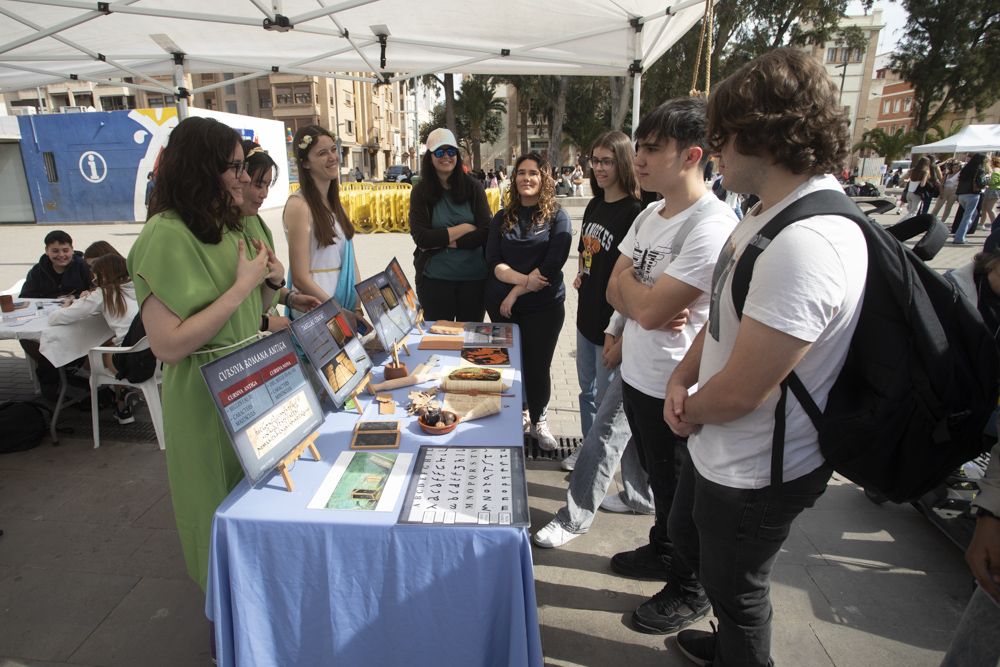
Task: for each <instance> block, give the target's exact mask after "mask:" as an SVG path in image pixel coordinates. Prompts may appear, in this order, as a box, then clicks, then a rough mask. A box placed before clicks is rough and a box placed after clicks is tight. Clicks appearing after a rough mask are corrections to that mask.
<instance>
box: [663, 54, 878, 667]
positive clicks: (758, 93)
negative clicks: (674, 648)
mask: <svg viewBox="0 0 1000 667" xmlns="http://www.w3.org/2000/svg"><path fill="white" fill-rule="evenodd" d="M708 123H709V141H710V144H711V146H712V148H713V150H716V151H718V152H719V153H720V155H721V160H720V162H719V170H720V172H721V173H722V174H723V177H724V179H725V184H726V188H727V189H729V190H732V191H734V192H739V193H745V194H755V195H757V196H758V197H760V202H759V203H758V204H757V205H756V206H755V207H754V208H752V209H751V210H750V211H748V212H747V215H746V217H745V218H743V220H742V221H741V222H740V223H739V225H738V226H737V227H736V230H735V231H734V232H733V234H732V236H731V237H730V239H729V241H728V242H727V244H726V246H725V247H724V248H723V251H722V254H721V255H720V257H719V262H718V264H717V270H716V273H715V276H714V279H713V288H712V303H711V312H710V315H709V321H708V324H707V325H706V326H705V327H704V328H703V329H702V330H701V332H700V333H699V335H698V338H697V339H696V340H695V341H694V343H693V345H692V346H691V349H690V351H689V352H688V354H687V355H686V356H685V357H684V359H683V361H681V363H680V364H679V365H678V366H677V368H676V370H675V371H674V373H673V375H672V376H671V377H670V379H669V381H668V382H667V392H666V393H667V397H666V400H665V404H664V419H665V420H666V421H667V422H668V423H669V425H670V427H671V429H672V430H673V431H674V432H675V433H676V434H678V435H680V436H689V440H688V443H689V444H688V447H689V452H690V460H689V461H688V462H686V463H685V465H684V466H683V467H682V471H681V476H680V480H679V482H678V486H677V494H676V497H675V499H674V505H673V511H672V513H671V516H670V519H669V522H668V531H669V535H670V537H671V539H672V540H673V543H674V558H673V562H672V569H673V574H674V575H675V578H674V579H675V580H674V581H672V582H671V583H672V585H673V588H674V591H675V594H676V595H680V594H681V593H683V592H685V591H687V592H688V595H690V594H691V591H696V592H697V591H699V590H700V589H701V588H702V587H704V592H705V593H707V595H708V598H709V600H710V601H711V603H712V607H713V608H714V611H715V615H716V616H717V617H718V632H717V633H715V634H713V633H708V632H704V631H700V630H685V631H682V632H681V633H680V634H679V635H678V637H677V643H678V645H679V647H680V649H681V651H682V652H683V653H684V654H685V655H686V656H687V657H689V658H691V659H692V661H694V662H695V663H696V664H701V665H707V664H716V665H744V666H747V667H754V666H764V665H769V664H773V663H772V660H771V656H770V649H771V620H772V616H773V612H772V608H771V601H770V594H769V591H770V575H771V568H772V567H773V565H774V562H775V559H776V558H777V555H778V552H779V550H780V549H781V546H782V544H783V543H784V542H785V540H786V539H787V538H788V534H789V531H790V529H791V525H792V523H793V521H794V520H795V519H796V517H798V515H799V514H800V513H801V512H802V511H803V510H804V509H805V508H807V507H812V506H813V504H814V503H815V502H816V500H817V499H818V498H819V497H820V496H821V495H822V493H823V491H824V490H825V488H826V483H827V480H828V479H829V477H830V474H831V469H830V467H829V466H828V465H827V464H826V462H825V461H824V459H823V456H822V454H821V453H820V449H819V443H818V440H817V434H816V430H815V429H814V428H813V425H812V422H811V421H810V420H809V417H808V416H807V415H806V413H805V412H804V411H803V409H802V407H801V406H800V405H799V404H798V401H796V400H795V399H794V397H790V398H789V399H788V400H787V403H786V404H785V406H784V412H785V416H786V424H785V437H784V440H785V452H784V459H783V466H782V470H783V476H782V480H783V481H782V482H780V483H778V484H775V485H772V484H771V476H770V470H771V445H772V439H773V437H774V428H775V426H774V425H775V409H776V407H777V405H778V400H779V394H780V392H779V390H778V387H779V384H780V383H781V381H782V380H783V379H784V378H785V377H786V376H787V375H788V374H789V373H790V372H791V371H793V370H794V371H795V373H796V375H798V377H799V378H800V379H801V380H802V382H803V383H804V384H805V386H806V388H807V389H808V391H809V393H810V394H811V395H812V396H813V398H814V399H815V400H816V403H817V404H818V405H819V406H820V408H821V409H822V407H823V406H825V404H826V399H827V395H828V394H829V391H830V388H831V386H832V385H833V383H834V380H836V378H837V375H838V374H839V372H840V369H841V368H842V366H843V364H844V360H845V358H846V356H847V350H848V346H849V344H850V341H851V337H852V336H853V334H854V329H855V327H856V326H857V320H858V316H859V314H860V302H861V299H862V294H863V292H864V287H865V276H866V273H867V267H868V251H867V246H866V244H865V240H864V237H863V236H862V233H861V230H860V229H859V228H858V226H857V224H855V223H854V222H853V221H851V220H848V219H846V218H842V217H838V216H813V217H810V218H806V219H804V220H801V221H799V222H796V223H794V224H792V225H791V226H789V227H787V228H786V229H785V230H784V231H782V232H781V233H780V234H778V235H777V236H775V237H774V239H773V240H771V241H770V243H766V248H765V250H764V251H763V252H762V253H761V254H760V256H759V257H758V258H757V261H756V264H755V265H754V268H753V274H752V278H751V280H750V286H749V293H748V294H747V297H746V302H745V304H744V307H743V314H742V319H741V318H740V317H739V316H738V315H737V311H736V307H735V306H734V303H733V288H732V283H733V267H734V266H735V264H736V262H737V260H739V258H740V256H741V255H742V254H743V252H744V251H745V250H747V248H748V246H750V245H751V244H762V245H763V243H762V242H761V241H760V239H759V237H758V236H757V234H758V232H759V231H760V230H761V228H762V227H763V226H764V224H765V223H767V222H768V221H769V220H771V219H773V218H774V217H775V216H776V215H777V214H778V213H779V212H780V211H782V210H783V209H785V208H786V207H787V206H789V205H790V204H791V203H792V202H795V201H797V200H798V199H800V198H802V197H804V196H805V195H807V194H809V193H812V192H817V191H820V190H835V191H840V192H842V190H841V189H840V185H839V184H838V183H837V180H836V179H835V178H834V177H833V176H831V175H830V174H833V173H837V172H838V171H839V170H840V168H841V166H842V164H843V162H844V159H845V157H846V156H847V150H848V146H849V143H848V135H847V120H846V118H844V116H843V114H842V112H841V107H840V105H839V104H838V102H837V88H836V86H835V85H834V84H833V82H832V81H831V80H830V78H829V76H828V75H827V74H826V72H825V71H824V70H823V67H822V65H820V63H819V62H817V61H816V60H814V59H813V58H812V57H810V56H808V55H806V54H804V53H802V52H800V51H797V50H793V49H777V50H775V51H771V52H770V53H768V54H766V55H763V56H761V57H760V58H757V59H756V60H754V61H752V62H750V63H747V64H746V65H744V66H743V67H742V68H741V69H740V70H738V71H737V72H736V73H735V74H733V75H732V76H730V77H729V78H728V79H726V80H725V81H724V82H722V84H720V85H719V87H718V88H716V89H715V90H714V91H713V92H712V96H711V98H710V99H709V102H708ZM695 385H697V390H694V389H693V388H694V387H695ZM669 588H670V586H669V585H668V589H669Z"/></svg>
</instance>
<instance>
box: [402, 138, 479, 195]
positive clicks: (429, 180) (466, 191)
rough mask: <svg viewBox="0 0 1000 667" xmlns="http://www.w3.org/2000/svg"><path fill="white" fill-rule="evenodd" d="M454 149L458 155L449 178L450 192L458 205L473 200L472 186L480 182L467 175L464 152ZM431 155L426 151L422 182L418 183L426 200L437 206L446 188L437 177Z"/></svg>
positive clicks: (422, 160)
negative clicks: (463, 158)
mask: <svg viewBox="0 0 1000 667" xmlns="http://www.w3.org/2000/svg"><path fill="white" fill-rule="evenodd" d="M452 148H454V149H455V150H456V151H458V153H457V155H455V169H454V170H453V171H452V172H451V176H449V177H448V188H449V190H448V192H450V193H451V198H452V199H453V200H454V201H455V203H456V204H464V203H465V202H467V201H469V199H471V198H472V192H473V190H472V186H473V184H474V183H478V181H475V180H474V179H473V178H472V177H471V176H469V175H468V174H466V173H465V169H464V168H463V167H462V164H463V163H462V151H460V150H458V147H457V146H452ZM431 154H432V153H431V151H424V156H423V157H422V158H421V159H420V182H419V183H417V189H418V190H420V191H421V193H423V195H424V199H426V200H427V201H428V203H430V204H436V203H437V202H439V201H440V200H441V197H443V196H444V186H443V185H441V179H439V178H438V177H437V171H435V170H434V162H432V161H431Z"/></svg>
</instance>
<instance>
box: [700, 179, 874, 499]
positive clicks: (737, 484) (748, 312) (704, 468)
mask: <svg viewBox="0 0 1000 667" xmlns="http://www.w3.org/2000/svg"><path fill="white" fill-rule="evenodd" d="M818 190H840V191H842V189H841V187H840V185H839V184H838V183H837V180H836V179H835V178H834V177H833V176H829V175H827V176H816V177H813V178H811V179H809V180H808V181H806V182H805V183H803V184H802V185H801V186H800V187H798V188H797V189H795V190H794V191H793V192H792V193H790V194H789V195H788V196H787V197H785V198H784V199H783V200H781V201H780V202H778V203H777V204H775V205H774V206H772V207H771V208H770V209H768V210H767V211H766V212H765V213H764V214H763V215H755V214H754V212H755V211H756V210H757V209H756V208H755V209H753V210H751V211H750V213H749V214H748V215H747V216H746V217H745V218H743V221H742V222H741V223H740V224H739V225H738V226H737V227H736V231H735V232H733V235H732V237H731V238H730V240H729V242H727V243H726V247H725V248H724V249H723V253H722V256H721V257H720V258H719V278H718V279H717V280H716V282H715V284H714V289H713V295H712V311H711V318H710V320H709V323H708V328H707V329H706V332H705V333H706V335H705V344H704V348H703V349H702V356H701V368H700V370H699V373H698V381H699V383H700V384H701V385H704V384H705V383H706V382H707V381H708V380H709V379H710V378H711V377H712V376H713V375H715V374H716V373H718V372H719V371H720V370H721V369H722V368H723V367H724V366H725V364H726V362H727V361H728V359H729V356H730V354H731V353H732V351H733V345H734V343H735V342H736V335H737V333H738V332H739V324H740V323H739V320H738V319H737V317H736V308H735V306H734V305H733V292H732V271H733V267H734V266H735V264H736V261H737V260H738V259H739V257H740V255H741V254H742V253H743V251H744V249H746V247H747V245H748V244H749V242H750V240H751V239H752V238H753V236H754V235H755V234H757V232H759V231H760V229H761V228H762V227H763V226H764V224H765V223H767V222H769V221H770V220H771V219H772V218H774V216H775V215H777V213H778V212H779V211H781V210H782V209H784V208H785V207H787V206H788V205H789V204H791V203H792V202H794V201H795V200H797V199H799V198H800V197H802V196H804V195H806V194H808V193H810V192H815V191H818ZM758 208H759V205H758ZM867 271H868V249H867V246H866V244H865V240H864V236H863V235H862V233H861V230H860V229H859V228H858V226H857V224H856V223H854V222H853V221H851V220H847V219H845V218H841V217H838V216H816V217H813V218H807V219H805V220H801V221H799V222H796V223H794V224H792V225H790V226H789V227H787V228H785V230H783V231H782V232H781V233H780V234H778V235H777V236H776V237H775V238H774V240H772V241H771V243H770V244H769V245H768V246H767V249H766V250H765V251H764V252H762V253H761V254H760V256H759V257H758V258H757V261H756V263H755V264H754V269H753V277H752V279H751V281H750V289H749V292H748V293H747V299H746V303H745V304H744V306H743V315H744V317H751V318H753V319H754V320H756V321H757V322H760V323H762V324H764V325H766V326H768V327H771V328H773V329H777V330H778V331H782V332H784V333H786V334H789V335H791V336H794V337H796V338H798V339H800V340H804V341H808V342H810V343H811V344H812V346H811V347H810V348H809V351H808V352H806V355H805V356H804V357H803V358H802V360H801V361H800V362H799V363H798V365H797V366H796V367H795V373H796V374H797V375H798V376H799V378H800V379H801V380H802V383H803V384H804V385H805V387H806V389H808V390H809V393H810V395H811V396H812V397H813V400H814V401H815V402H816V404H817V405H818V406H819V408H820V409H823V408H824V407H825V406H826V399H827V396H828V395H829V393H830V388H831V387H832V386H833V383H834V381H835V380H836V378H837V375H838V374H839V373H840V369H841V368H842V367H843V365H844V360H845V359H846V357H847V350H848V347H849V346H850V341H851V337H852V336H853V335H854V329H855V327H856V326H857V321H858V316H859V314H860V305H861V300H862V296H863V294H864V286H865V277H866V275H867ZM778 394H779V392H778V390H777V389H775V391H774V392H772V394H771V395H770V396H769V397H768V398H767V400H765V401H764V403H763V404H762V405H761V406H760V407H758V408H757V409H756V410H754V411H753V412H751V413H750V414H747V415H744V416H743V417H740V418H739V419H735V420H733V421H731V422H727V423H725V424H705V425H704V426H702V428H701V430H699V431H698V432H697V433H695V434H694V435H692V436H691V437H690V438H689V439H688V451H689V452H690V453H691V459H692V461H693V462H694V465H695V466H696V467H697V469H698V472H699V473H701V475H702V476H703V477H705V478H707V479H709V480H711V481H713V482H715V483H717V484H722V485H723V486H728V487H733V488H739V489H759V488H762V487H765V486H768V485H769V484H770V480H771V438H772V435H773V430H774V410H775V406H776V405H777V401H778ZM822 464H823V456H822V454H821V453H820V450H819V442H818V440H817V435H816V429H815V428H814V427H813V425H812V422H811V421H810V420H809V416H808V415H806V413H805V411H803V409H802V407H801V406H800V405H799V402H798V401H797V400H796V399H795V397H794V396H793V395H792V394H791V392H789V396H788V401H787V403H786V422H785V458H784V466H783V470H784V472H783V476H784V480H785V481H786V482H787V481H790V480H793V479H797V478H799V477H801V476H803V475H806V474H808V473H810V472H812V471H813V470H815V469H816V468H818V467H819V466H820V465H822Z"/></svg>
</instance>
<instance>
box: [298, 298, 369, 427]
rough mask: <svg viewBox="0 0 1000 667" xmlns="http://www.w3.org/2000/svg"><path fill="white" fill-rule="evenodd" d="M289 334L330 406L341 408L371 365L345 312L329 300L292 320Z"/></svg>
mask: <svg viewBox="0 0 1000 667" xmlns="http://www.w3.org/2000/svg"><path fill="white" fill-rule="evenodd" d="M292 332H293V333H294V334H295V339H296V340H297V341H298V343H299V346H300V347H301V348H302V351H303V352H305V355H306V358H307V359H309V363H310V364H311V365H312V367H313V370H314V372H315V373H316V374H317V376H318V377H319V380H320V383H321V384H322V385H323V387H324V388H325V389H326V392H327V394H329V395H330V398H331V399H332V400H333V404H334V405H335V406H337V407H338V408H340V407H342V406H343V405H344V403H345V402H346V401H347V400H348V399H349V398H350V397H351V396H352V395H353V394H354V393H355V392H357V390H358V387H359V386H360V385H361V383H362V382H363V381H364V379H365V377H366V376H367V375H368V373H369V372H370V371H371V369H372V366H373V364H372V360H371V357H369V356H368V352H367V351H366V350H365V348H364V345H363V344H362V343H361V337H360V336H359V335H358V332H357V331H356V330H355V329H354V328H353V327H352V326H351V323H350V320H349V319H348V315H347V312H346V311H345V310H344V309H343V308H342V307H341V306H340V304H338V303H337V301H336V300H334V299H330V300H329V301H327V302H325V303H323V304H322V305H320V306H318V307H316V308H314V309H313V310H311V311H309V312H308V313H306V314H304V315H302V316H301V317H299V318H298V319H297V320H295V321H293V322H292Z"/></svg>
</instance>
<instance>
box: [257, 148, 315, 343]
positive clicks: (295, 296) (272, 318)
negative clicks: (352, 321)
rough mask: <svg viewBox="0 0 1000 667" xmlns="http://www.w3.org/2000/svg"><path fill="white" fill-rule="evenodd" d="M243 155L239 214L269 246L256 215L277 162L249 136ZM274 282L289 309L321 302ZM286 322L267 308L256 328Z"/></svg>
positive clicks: (275, 174) (274, 327)
mask: <svg viewBox="0 0 1000 667" xmlns="http://www.w3.org/2000/svg"><path fill="white" fill-rule="evenodd" d="M243 156H244V157H243V159H244V161H245V162H246V165H247V176H249V177H250V180H249V181H247V182H246V183H244V184H243V203H242V204H240V215H242V216H245V217H251V218H254V219H255V221H256V222H257V224H259V225H260V228H261V230H262V231H263V232H264V233H265V234H266V235H267V239H268V246H270V247H271V248H273V247H274V241H273V239H272V237H271V230H270V229H268V227H267V224H266V223H265V222H264V219H263V218H261V217H260V207H261V206H262V205H263V204H264V200H265V199H267V195H268V192H270V190H271V186H272V185H274V182H275V180H277V178H278V164H277V163H276V162H275V161H274V159H273V158H272V157H271V156H270V155H268V153H267V151H265V150H264V149H263V148H261V147H260V144H258V143H257V142H255V141H250V140H249V139H245V140H244V141H243ZM275 261H277V260H275ZM279 266H280V263H279ZM281 272H282V273H284V267H282V268H281ZM275 284H276V285H278V287H279V290H278V302H279V303H282V304H284V305H285V307H286V308H288V309H289V310H291V309H295V310H297V311H298V312H300V313H304V312H306V311H309V310H312V309H313V308H315V307H316V306H318V305H320V304H321V303H323V302H322V301H320V300H319V299H317V298H316V297H314V296H312V295H311V294H305V293H304V292H300V291H298V290H296V289H289V288H288V287H286V286H285V281H284V279H282V280H281V281H279V282H277V283H275ZM265 305H266V304H265ZM289 324H290V322H289V319H288V318H287V317H281V316H280V315H276V314H275V313H274V311H273V310H271V311H269V312H265V313H263V315H262V316H261V323H260V329H261V331H271V332H274V331H281V330H282V329H287V328H288V326H289Z"/></svg>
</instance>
